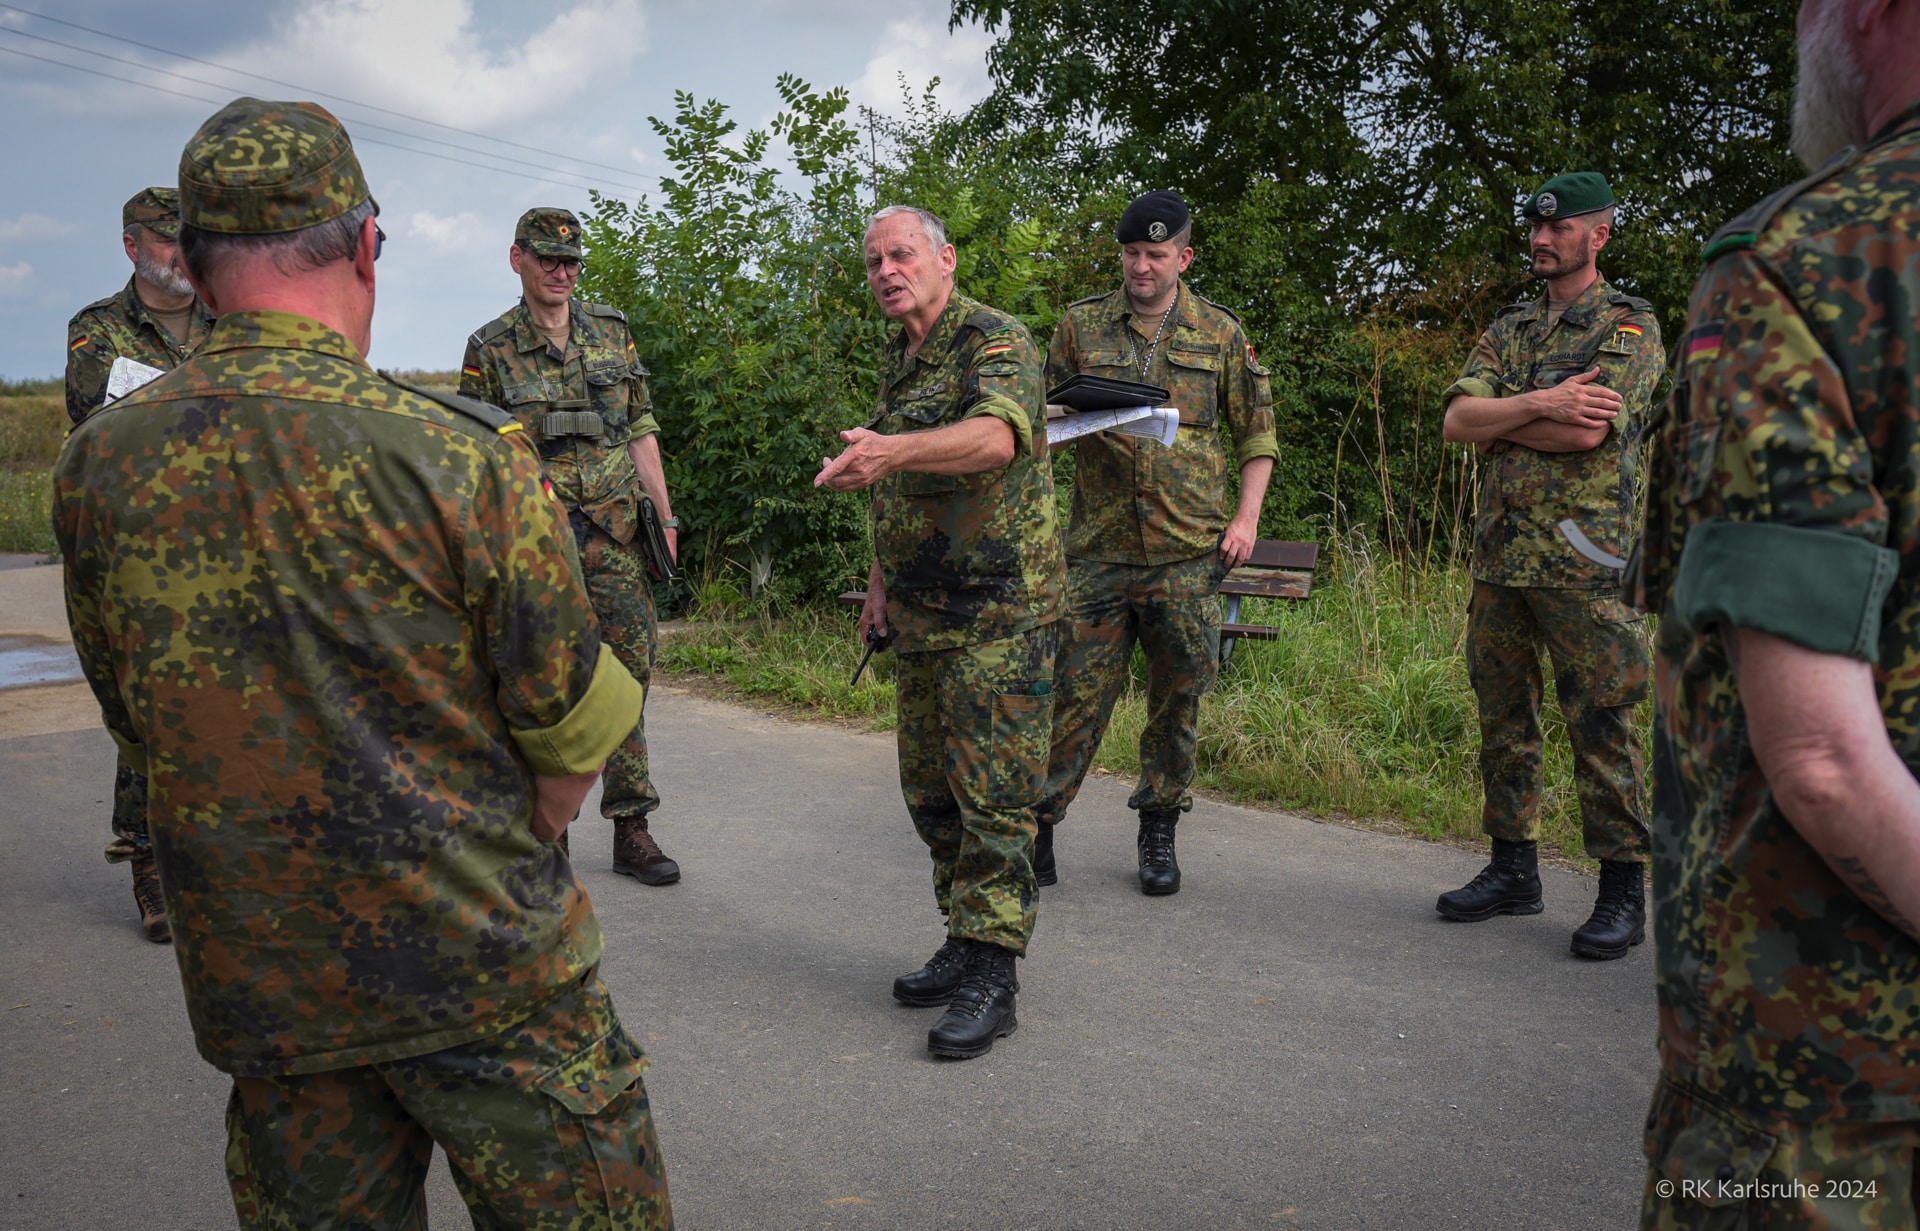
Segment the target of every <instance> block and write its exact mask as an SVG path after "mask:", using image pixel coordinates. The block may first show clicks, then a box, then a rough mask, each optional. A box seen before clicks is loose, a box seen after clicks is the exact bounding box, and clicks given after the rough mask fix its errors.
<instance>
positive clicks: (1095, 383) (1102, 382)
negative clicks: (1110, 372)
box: [1047, 372, 1173, 411]
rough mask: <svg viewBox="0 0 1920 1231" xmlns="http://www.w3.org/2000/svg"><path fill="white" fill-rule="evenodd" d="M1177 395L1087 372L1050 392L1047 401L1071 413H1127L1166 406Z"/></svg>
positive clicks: (1151, 386) (1164, 390)
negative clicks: (1080, 411)
mask: <svg viewBox="0 0 1920 1231" xmlns="http://www.w3.org/2000/svg"><path fill="white" fill-rule="evenodd" d="M1172 396H1173V394H1172V393H1171V392H1170V391H1168V390H1166V389H1163V388H1161V387H1160V386H1159V385H1143V384H1141V383H1140V382H1139V381H1136V380H1114V379H1113V378H1112V377H1109V376H1089V375H1087V374H1086V373H1085V372H1082V373H1080V374H1079V375H1077V376H1069V377H1067V378H1066V379H1065V380H1063V381H1061V382H1060V383H1059V384H1057V385H1055V386H1054V387H1053V388H1051V389H1049V390H1047V401H1048V402H1049V403H1051V404H1053V405H1055V406H1065V407H1066V408H1067V409H1068V410H1083V411H1084V410H1125V409H1126V408H1128V407H1130V406H1164V405H1166V403H1167V399H1168V398H1170V397H1172Z"/></svg>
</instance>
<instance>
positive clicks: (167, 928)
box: [133, 854, 173, 945]
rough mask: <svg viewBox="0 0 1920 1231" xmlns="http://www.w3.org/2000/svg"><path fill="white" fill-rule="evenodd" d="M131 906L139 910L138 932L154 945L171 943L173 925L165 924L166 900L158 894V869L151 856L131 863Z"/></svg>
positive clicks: (144, 856) (164, 896) (162, 895)
mask: <svg viewBox="0 0 1920 1231" xmlns="http://www.w3.org/2000/svg"><path fill="white" fill-rule="evenodd" d="M133 904H134V905H135V906H138V907H139V908H140V930H141V931H143V932H145V933H146V934H147V939H148V940H150V941H152V942H153V943H154V944H156V945H164V944H170V943H172V941H173V925H171V924H169V923H168V922H167V899H166V895H165V894H163V893H161V892H160V868H159V866H158V865H157V864H155V863H154V861H153V856H152V855H150V854H149V855H141V856H139V857H137V858H136V859H134V861H133Z"/></svg>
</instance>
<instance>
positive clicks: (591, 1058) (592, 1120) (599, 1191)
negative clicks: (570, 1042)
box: [538, 1023, 662, 1225]
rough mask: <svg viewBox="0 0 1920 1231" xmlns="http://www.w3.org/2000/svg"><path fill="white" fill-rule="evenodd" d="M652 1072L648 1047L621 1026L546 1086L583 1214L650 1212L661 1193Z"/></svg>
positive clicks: (544, 1080) (546, 1079) (543, 1082)
mask: <svg viewBox="0 0 1920 1231" xmlns="http://www.w3.org/2000/svg"><path fill="white" fill-rule="evenodd" d="M646 1067H647V1060H646V1055H645V1053H643V1052H642V1051H641V1050H640V1045H639V1044H637V1043H635V1042H634V1041H633V1039H632V1037H631V1036H629V1035H628V1034H627V1032H626V1030H625V1028H623V1027H621V1026H620V1025H618V1024H617V1023H616V1024H615V1025H614V1027H613V1029H612V1030H610V1031H609V1032H608V1033H606V1034H604V1035H602V1036H601V1037H600V1038H598V1039H596V1040H595V1041H594V1042H593V1043H591V1044H589V1045H588V1046H587V1047H586V1048H584V1049H582V1050H581V1051H579V1052H577V1053H575V1054H574V1055H572V1056H570V1057H568V1058H567V1060H566V1061H565V1062H564V1063H562V1064H560V1065H559V1066H558V1067H556V1068H554V1069H553V1070H552V1071H550V1072H548V1073H547V1074H545V1075H544V1076H542V1077H541V1078H540V1080H539V1083H538V1086H539V1089H540V1092H541V1093H542V1094H545V1095H546V1096H547V1098H548V1099H549V1110H550V1111H551V1113H552V1115H553V1127H554V1139H555V1141H557V1142H558V1143H559V1146H560V1148H561V1150H562V1152H563V1153H564V1155H565V1160H566V1168H567V1171H568V1174H569V1177H570V1178H571V1180H572V1183H573V1190H574V1204H575V1205H577V1207H578V1208H579V1209H580V1210H581V1211H583V1212H584V1211H592V1212H594V1213H609V1214H627V1213H629V1212H632V1211H635V1210H641V1209H645V1208H646V1207H647V1204H648V1203H649V1202H652V1201H654V1200H655V1199H656V1189H660V1188H661V1175H662V1173H661V1168H660V1157H659V1147H658V1146H657V1145H656V1143H655V1139H654V1135H653V1120H652V1109H651V1107H650V1106H649V1105H648V1102H647V1087H646V1082H645V1081H644V1080H643V1079H642V1077H641V1074H642V1073H643V1072H644V1071H645V1070H646ZM623 1225H624V1224H623Z"/></svg>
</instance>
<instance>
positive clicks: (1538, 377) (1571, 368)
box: [1533, 363, 1593, 389]
mask: <svg viewBox="0 0 1920 1231" xmlns="http://www.w3.org/2000/svg"><path fill="white" fill-rule="evenodd" d="M1591 371H1593V365H1592V364H1590V363H1581V364H1571V365H1569V364H1560V365H1556V366H1554V367H1542V368H1539V369H1538V370H1536V371H1535V372H1534V374H1533V387H1534V388H1535V389H1551V388H1553V387H1554V386H1555V385H1558V384H1560V383H1561V382H1563V381H1565V380H1567V379H1568V378H1569V377H1573V376H1578V375H1580V373H1582V372H1591Z"/></svg>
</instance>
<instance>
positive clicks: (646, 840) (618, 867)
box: [613, 812, 680, 885]
mask: <svg viewBox="0 0 1920 1231" xmlns="http://www.w3.org/2000/svg"><path fill="white" fill-rule="evenodd" d="M613 870H614V871H615V872H618V873H619V874H620V875H622V876H631V877H633V878H634V879H635V880H637V881H639V882H640V883H641V884H643V885H671V884H673V883H674V882H675V881H677V880H679V879H680V865H679V864H677V863H675V862H674V861H673V860H671V859H669V858H667V853H666V852H665V851H663V850H661V849H660V844H659V843H658V842H655V841H654V840H653V835H652V834H650V833H648V832H647V815H646V813H644V812H643V813H641V814H640V815H639V816H620V817H615V818H614V821H613Z"/></svg>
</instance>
